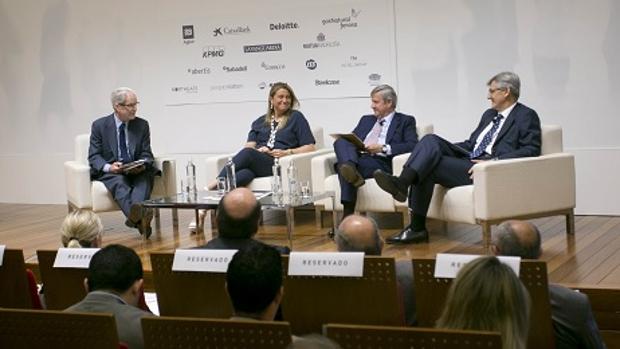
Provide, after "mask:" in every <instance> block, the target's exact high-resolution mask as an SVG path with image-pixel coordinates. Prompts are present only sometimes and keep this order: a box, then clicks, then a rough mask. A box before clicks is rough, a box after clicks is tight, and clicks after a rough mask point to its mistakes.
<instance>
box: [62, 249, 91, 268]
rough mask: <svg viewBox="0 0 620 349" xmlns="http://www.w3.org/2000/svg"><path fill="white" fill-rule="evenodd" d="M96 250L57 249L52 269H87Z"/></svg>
mask: <svg viewBox="0 0 620 349" xmlns="http://www.w3.org/2000/svg"><path fill="white" fill-rule="evenodd" d="M97 251H99V249H98V248H64V247H62V248H59V249H58V252H56V259H55V260H54V268H79V269H88V264H89V263H90V259H91V258H92V257H93V255H94V254H95V253H97Z"/></svg>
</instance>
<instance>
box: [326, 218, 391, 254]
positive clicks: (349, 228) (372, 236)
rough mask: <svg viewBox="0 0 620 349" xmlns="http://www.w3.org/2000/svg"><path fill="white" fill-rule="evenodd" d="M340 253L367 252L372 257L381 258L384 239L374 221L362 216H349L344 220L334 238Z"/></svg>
mask: <svg viewBox="0 0 620 349" xmlns="http://www.w3.org/2000/svg"><path fill="white" fill-rule="evenodd" d="M334 240H335V241H336V245H337V246H338V251H339V252H365V253H366V254H367V255H370V256H380V255H381V251H382V250H383V238H381V235H380V234H379V227H378V226H377V223H376V222H375V221H374V220H373V219H372V218H368V217H364V216H360V215H355V214H352V215H349V216H347V217H346V218H345V219H343V220H342V222H341V223H340V226H338V229H336V234H335V237H334Z"/></svg>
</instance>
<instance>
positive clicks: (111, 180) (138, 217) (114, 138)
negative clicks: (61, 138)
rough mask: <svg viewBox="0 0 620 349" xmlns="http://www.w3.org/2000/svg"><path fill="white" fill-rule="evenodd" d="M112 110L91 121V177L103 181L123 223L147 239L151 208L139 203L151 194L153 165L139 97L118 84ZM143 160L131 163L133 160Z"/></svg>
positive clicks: (147, 124) (149, 139) (113, 92)
mask: <svg viewBox="0 0 620 349" xmlns="http://www.w3.org/2000/svg"><path fill="white" fill-rule="evenodd" d="M111 101H112V108H114V113H112V114H110V115H108V116H104V117H102V118H99V119H97V120H95V121H94V122H93V125H92V129H91V132H90V147H89V149H88V163H89V164H90V174H91V179H93V180H98V181H101V182H103V184H105V186H106V188H108V190H109V191H110V193H111V194H112V197H113V198H114V200H115V201H116V202H117V203H118V205H119V206H120V208H121V210H122V211H123V213H124V214H125V216H126V217H127V220H126V221H125V224H126V225H127V226H128V227H131V228H137V229H138V231H139V232H140V234H142V235H145V236H146V238H147V239H148V238H149V236H150V235H151V232H152V231H151V220H152V219H153V213H152V210H151V209H146V208H143V207H142V206H141V205H140V202H142V201H144V200H146V199H148V198H149V196H150V195H151V189H152V187H153V178H154V176H155V174H156V172H157V169H155V168H154V167H153V153H152V152H151V135H150V131H149V123H148V122H147V121H146V120H144V119H141V118H139V117H137V116H136V111H137V107H138V103H139V102H138V98H137V97H136V94H135V92H134V91H133V90H131V89H130V88H127V87H119V88H117V89H116V90H114V91H112V95H111ZM138 160H141V161H144V162H143V163H142V164H140V165H139V166H131V164H132V163H133V162H135V161H138Z"/></svg>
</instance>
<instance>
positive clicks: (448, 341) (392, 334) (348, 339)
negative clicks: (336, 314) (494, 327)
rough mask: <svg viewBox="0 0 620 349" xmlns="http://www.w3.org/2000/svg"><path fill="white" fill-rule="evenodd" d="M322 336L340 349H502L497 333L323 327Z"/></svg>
mask: <svg viewBox="0 0 620 349" xmlns="http://www.w3.org/2000/svg"><path fill="white" fill-rule="evenodd" d="M323 331H324V334H325V336H327V337H328V338H330V339H332V340H334V341H335V342H337V343H338V344H340V346H341V347H342V348H343V349H348V348H351V349H353V348H390V349H401V348H402V349H409V348H425V349H452V348H459V349H482V348H484V349H501V348H502V337H501V335H500V333H499V332H486V331H462V330H444V329H436V328H420V327H418V328H413V327H390V326H367V325H340V324H328V325H325V327H324V329H323Z"/></svg>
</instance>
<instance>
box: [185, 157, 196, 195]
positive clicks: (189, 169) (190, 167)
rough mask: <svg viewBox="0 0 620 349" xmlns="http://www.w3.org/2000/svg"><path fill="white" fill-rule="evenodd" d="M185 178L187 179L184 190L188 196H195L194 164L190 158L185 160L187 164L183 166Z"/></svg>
mask: <svg viewBox="0 0 620 349" xmlns="http://www.w3.org/2000/svg"><path fill="white" fill-rule="evenodd" d="M185 178H186V180H187V182H186V183H187V185H186V187H185V192H186V193H187V194H188V195H189V196H190V197H193V196H196V193H197V190H196V165H194V163H193V162H192V160H191V159H190V160H189V161H188V162H187V166H185Z"/></svg>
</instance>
